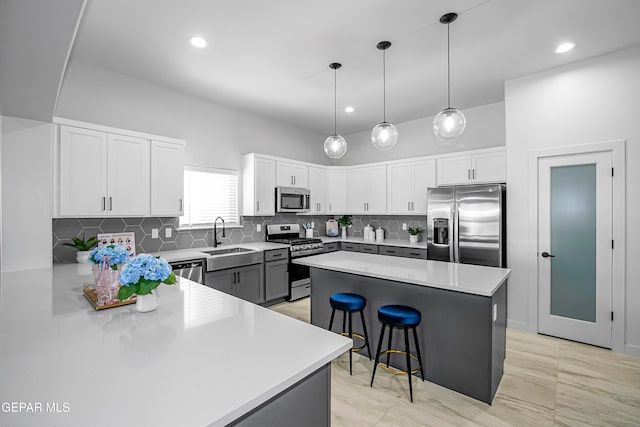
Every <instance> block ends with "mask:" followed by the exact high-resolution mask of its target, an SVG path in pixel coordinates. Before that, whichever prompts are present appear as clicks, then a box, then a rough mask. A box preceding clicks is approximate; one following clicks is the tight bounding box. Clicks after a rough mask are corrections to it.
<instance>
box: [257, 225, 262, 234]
mask: <svg viewBox="0 0 640 427" xmlns="http://www.w3.org/2000/svg"><path fill="white" fill-rule="evenodd" d="M256 231H257V232H258V233H259V232H261V231H262V224H258V225H256Z"/></svg>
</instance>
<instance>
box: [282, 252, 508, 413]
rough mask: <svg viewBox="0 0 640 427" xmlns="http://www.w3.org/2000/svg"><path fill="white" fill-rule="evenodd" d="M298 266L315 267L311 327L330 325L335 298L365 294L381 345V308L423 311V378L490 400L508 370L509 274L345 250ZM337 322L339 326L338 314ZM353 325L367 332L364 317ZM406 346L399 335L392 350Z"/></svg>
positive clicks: (369, 318) (371, 336) (373, 331)
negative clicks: (505, 364)
mask: <svg viewBox="0 0 640 427" xmlns="http://www.w3.org/2000/svg"><path fill="white" fill-rule="evenodd" d="M293 262H294V263H298V264H302V265H306V266H309V267H310V272H311V323H312V324H314V325H317V326H320V327H323V328H327V327H328V325H329V319H330V316H331V307H330V305H329V297H330V296H331V295H332V294H334V293H337V292H351V293H356V294H360V295H362V296H364V297H365V298H366V299H367V305H366V307H365V310H364V316H365V321H366V322H367V330H368V331H369V339H370V341H371V342H370V344H371V346H372V348H376V344H377V342H376V340H377V339H378V335H379V334H380V329H381V324H380V322H379V321H378V318H377V310H378V308H379V307H380V306H383V305H388V304H400V305H407V306H411V307H414V308H416V309H418V310H419V311H420V312H421V313H422V322H421V324H420V326H419V327H418V328H417V329H418V335H419V339H420V346H421V349H422V357H423V364H424V370H425V372H424V374H425V378H426V379H427V380H429V381H431V382H433V383H436V384H439V385H441V386H443V387H447V388H449V389H451V390H455V391H457V392H459V393H463V394H465V395H467V396H470V397H473V398H475V399H478V400H481V401H483V402H485V403H489V404H490V403H491V402H492V400H493V397H494V395H495V392H496V390H497V388H498V385H499V384H500V379H501V378H502V372H503V361H504V357H505V340H506V313H507V307H506V305H507V279H508V277H509V275H510V273H511V270H509V269H506V268H495V267H484V266H476V265H466V264H457V263H446V262H441V261H429V260H421V259H407V258H398V257H392V256H386V255H374V254H366V253H359V252H344V251H339V252H332V253H327V254H322V255H314V256H309V257H304V258H300V259H298V260H295V261H293ZM337 320H338V322H337V323H338V324H340V323H341V322H340V320H341V319H340V316H338V318H337ZM353 323H354V326H353V329H354V331H358V330H359V331H362V326H361V324H360V323H361V322H360V317H359V316H354V317H353ZM400 342H401V337H400V334H397V335H394V340H393V348H403V345H404V344H402V345H400V344H399V343H400ZM362 353H363V354H367V352H366V349H363V350H362ZM396 367H398V368H400V369H405V364H404V361H403V360H400V359H399V360H397V361H396ZM414 368H415V367H414ZM417 375H419V374H417Z"/></svg>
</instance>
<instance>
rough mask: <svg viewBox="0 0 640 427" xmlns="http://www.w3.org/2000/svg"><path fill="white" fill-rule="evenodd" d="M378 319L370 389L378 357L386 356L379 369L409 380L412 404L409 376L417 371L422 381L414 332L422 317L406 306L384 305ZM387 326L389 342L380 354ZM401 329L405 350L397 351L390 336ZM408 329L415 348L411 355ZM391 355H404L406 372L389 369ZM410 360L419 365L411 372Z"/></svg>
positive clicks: (416, 311) (410, 387) (411, 393)
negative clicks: (405, 376) (377, 337)
mask: <svg viewBox="0 0 640 427" xmlns="http://www.w3.org/2000/svg"><path fill="white" fill-rule="evenodd" d="M378 319H379V320H380V321H381V322H382V329H381V330H380V339H379V340H378V350H377V351H376V361H375V363H374V364H373V373H372V374H371V384H370V385H371V387H373V379H374V378H375V376H376V367H377V366H378V362H379V361H380V355H381V354H386V355H387V363H386V366H385V364H383V363H380V367H381V368H383V369H386V370H387V371H389V372H391V373H394V374H401V375H407V378H408V379H409V397H410V399H411V402H413V388H412V386H411V376H412V375H413V374H415V373H417V372H418V371H420V374H421V375H422V381H424V370H423V369H422V355H421V354H420V344H419V343H418V334H417V332H416V327H417V326H418V325H419V324H420V320H421V319H422V315H421V314H420V312H419V311H418V310H416V309H415V308H413V307H409V306H406V305H384V306H382V307H380V308H379V309H378ZM387 326H389V341H388V348H387V349H386V350H384V351H383V352H380V350H381V348H382V341H383V339H384V330H385V329H386V327H387ZM394 326H395V327H396V328H402V330H403V331H404V348H405V350H404V351H402V350H397V349H392V348H391V336H392V335H393V328H394ZM409 329H411V330H413V342H414V344H415V347H416V353H415V354H413V353H411V349H410V347H409ZM391 353H399V354H404V355H406V357H407V370H406V371H401V370H399V369H394V368H389V356H390V354H391ZM411 358H414V359H417V360H418V364H419V365H420V366H419V367H418V368H416V369H414V370H412V369H411Z"/></svg>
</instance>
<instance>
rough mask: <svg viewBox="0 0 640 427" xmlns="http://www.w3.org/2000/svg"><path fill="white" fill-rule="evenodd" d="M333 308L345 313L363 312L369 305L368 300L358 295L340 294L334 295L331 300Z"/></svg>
mask: <svg viewBox="0 0 640 427" xmlns="http://www.w3.org/2000/svg"><path fill="white" fill-rule="evenodd" d="M329 302H330V304H331V307H333V308H335V309H337V310H343V311H358V310H362V309H363V308H364V306H365V305H366V304H367V300H366V299H364V297H363V296H361V295H358V294H349V293H339V294H333V295H331V297H330V298H329Z"/></svg>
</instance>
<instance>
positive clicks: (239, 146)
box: [56, 61, 326, 170]
mask: <svg viewBox="0 0 640 427" xmlns="http://www.w3.org/2000/svg"><path fill="white" fill-rule="evenodd" d="M56 116H57V117H63V118H67V119H73V120H80V121H85V122H89V123H96V124H100V125H106V126H112V127H117V128H121V129H127V130H133V131H139V132H146V133H151V134H155V135H162V136H167V137H173V138H180V139H185V140H186V141H187V148H186V152H185V163H186V164H188V165H195V166H209V167H217V168H223V169H236V170H240V167H241V156H242V155H243V154H247V153H252V152H256V153H263V154H270V155H274V156H281V157H287V158H291V159H296V160H303V161H309V162H313V163H320V164H325V163H326V156H325V155H324V151H323V143H324V139H325V137H326V136H325V135H320V134H317V133H314V132H309V131H307V130H304V129H301V128H296V127H294V126H290V125H287V124H284V123H280V122H277V121H274V120H271V119H267V118H264V117H260V116H256V115H253V114H248V113H245V112H242V111H240V110H236V109H233V108H228V107H225V106H222V105H219V104H215V103H212V102H209V101H205V100H203V99H200V98H196V97H194V96H190V95H187V94H184V93H180V92H178V91H175V90H172V89H169V88H166V87H163V86H159V85H156V84H153V83H150V82H148V81H142V80H138V79H134V78H132V77H128V76H125V75H122V74H118V73H114V72H111V71H107V70H105V69H102V68H98V67H94V66H92V65H89V64H84V63H81V62H78V61H72V62H71V63H70V65H69V68H68V70H67V74H66V76H65V79H64V83H63V86H62V91H61V93H60V100H59V102H58V108H57V110H56Z"/></svg>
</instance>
